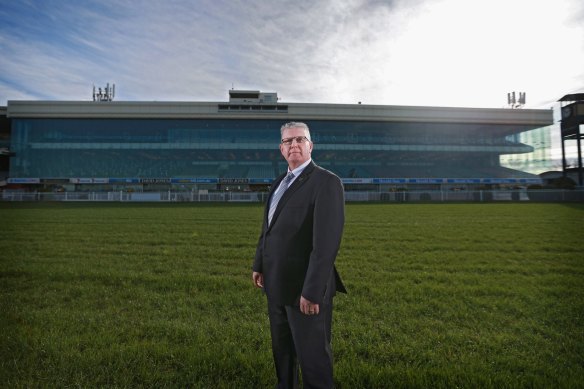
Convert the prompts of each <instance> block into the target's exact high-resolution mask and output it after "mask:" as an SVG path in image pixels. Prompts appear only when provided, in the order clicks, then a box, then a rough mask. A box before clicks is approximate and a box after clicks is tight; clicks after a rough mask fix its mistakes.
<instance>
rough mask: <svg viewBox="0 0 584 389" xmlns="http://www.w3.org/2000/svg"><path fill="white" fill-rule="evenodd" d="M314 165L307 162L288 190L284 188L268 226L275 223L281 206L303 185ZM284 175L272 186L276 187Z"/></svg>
mask: <svg viewBox="0 0 584 389" xmlns="http://www.w3.org/2000/svg"><path fill="white" fill-rule="evenodd" d="M314 166H315V165H314V162H310V163H309V164H308V166H306V167H305V168H304V170H303V171H302V173H301V174H300V176H299V177H298V178H297V179H295V180H294V182H293V183H292V185H290V187H289V188H288V190H286V192H285V193H284V195H283V196H282V198H281V199H280V201H279V202H278V206H277V207H276V210H275V211H274V216H272V223H271V224H270V226H269V228H271V226H273V225H274V224H275V222H276V219H277V218H278V215H280V212H281V211H282V208H284V206H285V205H286V203H287V202H288V200H289V199H290V198H291V197H292V196H293V195H294V193H295V192H296V191H297V190H298V189H299V188H300V187H301V186H302V185H304V184H305V183H306V182H307V181H308V179H309V178H310V173H312V171H313V170H314ZM285 176H286V175H285V174H284V175H283V176H282V177H280V179H279V180H278V184H274V187H278V185H279V182H280V181H282V179H283V177H285ZM270 196H271V195H270ZM268 208H269V206H268ZM266 220H267V214H266Z"/></svg>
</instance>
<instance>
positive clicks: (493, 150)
mask: <svg viewBox="0 0 584 389" xmlns="http://www.w3.org/2000/svg"><path fill="white" fill-rule="evenodd" d="M6 117H7V119H8V121H9V122H10V126H11V136H10V140H9V150H8V152H9V153H10V157H9V158H10V161H9V173H8V176H9V177H8V183H9V185H22V186H26V187H29V188H35V189H43V188H44V189H45V190H48V189H50V188H60V190H67V191H102V190H104V191H107V190H132V191H160V190H185V191H196V190H199V191H200V190H204V191H223V190H238V191H261V190H267V188H268V187H269V185H270V183H271V182H272V180H273V179H274V178H275V177H276V176H277V175H279V174H280V173H282V172H284V171H285V169H286V163H285V161H284V159H283V158H282V156H281V155H280V153H279V150H278V143H279V141H280V133H279V128H280V126H281V125H282V124H283V123H285V122H289V121H303V122H306V123H307V124H308V125H309V127H310V128H311V133H312V140H313V141H314V144H315V146H314V152H313V159H314V161H315V162H316V163H317V164H319V165H321V166H323V167H325V168H327V169H329V170H331V171H333V172H335V173H336V174H337V175H339V176H340V177H341V178H342V179H343V182H344V183H345V187H346V190H349V191H351V190H379V191H386V190H392V188H396V187H400V188H408V187H416V188H423V189H448V188H455V187H461V186H466V187H468V186H475V187H478V186H482V187H486V188H490V187H493V186H497V185H513V186H517V185H529V184H530V183H539V182H540V179H539V177H538V176H536V175H533V174H530V173H527V172H524V171H520V170H515V169H510V168H505V167H502V166H501V164H500V156H501V155H514V154H522V153H531V152H533V151H534V148H533V147H532V146H530V145H527V144H524V143H521V142H520V141H519V140H520V139H521V138H520V137H519V136H517V135H518V134H521V133H523V132H526V131H530V130H533V129H537V128H540V127H545V126H549V125H550V124H552V122H553V115H552V111H551V110H532V109H482V108H481V109H479V108H452V107H421V106H382V105H365V104H360V103H359V104H307V103H282V102H280V101H279V99H278V97H277V95H276V94H275V93H262V92H259V91H241V90H230V91H229V101H227V102H128V101H95V102H94V101H9V102H8V105H7V109H6Z"/></svg>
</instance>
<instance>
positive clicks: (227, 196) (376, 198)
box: [0, 190, 584, 203]
mask: <svg viewBox="0 0 584 389" xmlns="http://www.w3.org/2000/svg"><path fill="white" fill-rule="evenodd" d="M267 196H268V193H267V192H213V193H196V192H178V191H176V192H175V191H164V192H124V191H116V192H21V191H4V192H1V195H0V200H2V201H7V202H10V201H86V202H107V201H113V202H249V203H254V202H257V203H263V202H265V201H266V200H267ZM345 199H346V201H348V202H394V203H408V202H492V201H516V202H520V201H535V202H583V201H584V190H506V191H501V190H497V191H487V190H474V191H473V190H464V191H407V192H355V191H350V192H345Z"/></svg>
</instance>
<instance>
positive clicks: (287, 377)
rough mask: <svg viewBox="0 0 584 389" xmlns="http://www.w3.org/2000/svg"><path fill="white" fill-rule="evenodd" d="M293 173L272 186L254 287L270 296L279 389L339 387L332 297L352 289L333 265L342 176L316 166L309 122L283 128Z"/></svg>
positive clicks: (339, 233)
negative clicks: (300, 385) (335, 372)
mask: <svg viewBox="0 0 584 389" xmlns="http://www.w3.org/2000/svg"><path fill="white" fill-rule="evenodd" d="M280 133H281V139H282V141H281V143H280V152H281V153H282V156H283V157H284V158H285V159H286V161H287V162H288V172H287V173H286V174H283V175H282V176H280V177H278V178H277V179H276V180H275V181H274V183H273V185H272V189H271V191H270V196H269V200H268V203H267V204H266V209H265V212H264V221H263V227H262V232H261V235H260V238H259V242H258V245H257V250H256V256H255V261H254V263H253V274H252V279H253V282H254V285H255V286H256V287H258V288H263V289H264V291H265V293H266V295H267V298H268V316H269V319H270V331H271V335H272V352H273V355H274V364H275V367H276V375H277V377H278V385H277V387H278V388H294V387H296V386H297V384H298V364H300V369H301V371H302V381H303V385H304V387H305V388H332V387H333V360H332V350H331V321H332V308H333V304H332V303H333V296H334V295H335V293H336V292H337V291H339V292H343V293H346V290H345V287H344V286H343V283H342V281H341V279H340V277H339V275H338V273H337V271H336V268H335V266H334V262H335V258H336V256H337V252H338V250H339V246H340V243H341V236H342V234H343V225H344V221H345V216H344V191H343V185H342V183H341V180H340V179H339V178H338V177H337V176H336V175H334V174H333V173H331V172H329V171H327V170H325V169H322V168H320V167H319V166H316V165H315V164H314V162H312V159H311V153H312V148H313V143H312V141H311V140H310V131H309V129H308V126H307V125H306V124H304V123H298V122H291V123H287V124H284V125H283V126H282V128H281V129H280Z"/></svg>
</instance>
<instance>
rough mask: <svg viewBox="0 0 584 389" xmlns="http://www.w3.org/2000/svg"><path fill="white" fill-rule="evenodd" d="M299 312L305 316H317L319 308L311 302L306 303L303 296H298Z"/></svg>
mask: <svg viewBox="0 0 584 389" xmlns="http://www.w3.org/2000/svg"><path fill="white" fill-rule="evenodd" d="M300 312H302V313H303V314H305V315H318V312H319V306H318V304H315V303H313V302H311V301H308V300H307V299H305V298H304V296H300Z"/></svg>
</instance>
